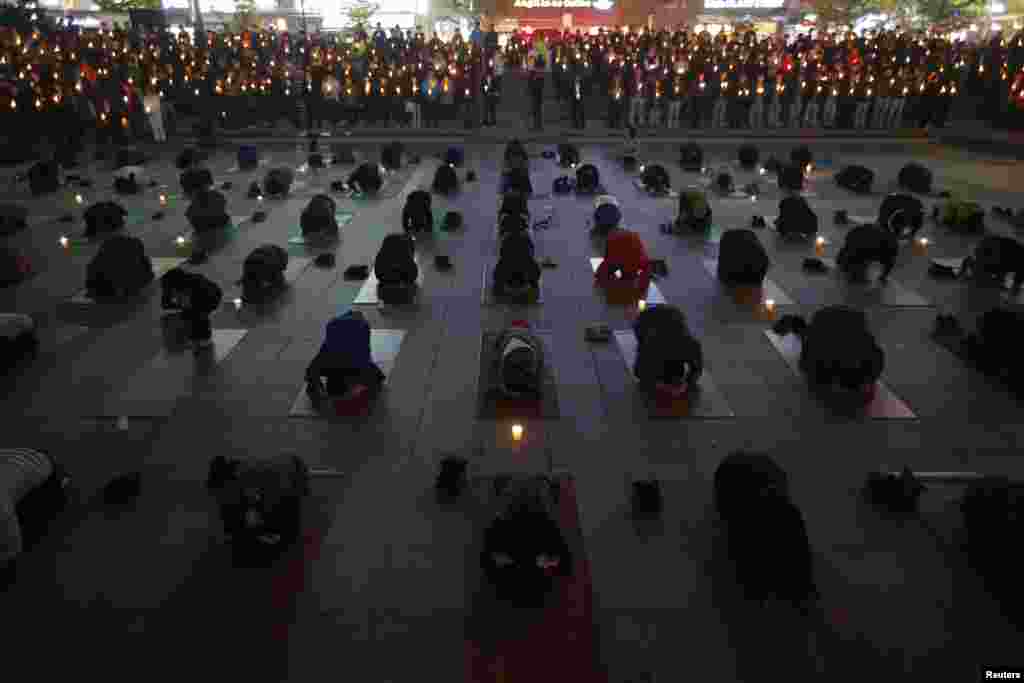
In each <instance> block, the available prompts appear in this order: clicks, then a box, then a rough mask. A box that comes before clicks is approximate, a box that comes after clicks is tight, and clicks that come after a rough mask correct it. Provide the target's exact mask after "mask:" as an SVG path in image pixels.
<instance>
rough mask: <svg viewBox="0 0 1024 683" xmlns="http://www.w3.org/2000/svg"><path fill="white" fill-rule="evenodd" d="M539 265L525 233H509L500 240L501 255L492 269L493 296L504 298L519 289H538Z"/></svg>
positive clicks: (531, 242)
mask: <svg viewBox="0 0 1024 683" xmlns="http://www.w3.org/2000/svg"><path fill="white" fill-rule="evenodd" d="M540 274H541V273H540V265H538V263H537V259H536V257H535V256H534V249H533V241H532V240H531V239H530V236H529V235H527V234H525V233H520V232H514V233H510V234H509V235H508V236H507V237H505V238H504V240H502V243H501V254H500V255H499V257H498V264H497V265H496V266H495V267H494V283H493V287H494V294H495V296H504V295H506V294H510V293H517V292H518V291H519V290H521V289H527V288H533V289H538V288H539V287H540Z"/></svg>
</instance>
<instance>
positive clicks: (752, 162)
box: [738, 145, 761, 170]
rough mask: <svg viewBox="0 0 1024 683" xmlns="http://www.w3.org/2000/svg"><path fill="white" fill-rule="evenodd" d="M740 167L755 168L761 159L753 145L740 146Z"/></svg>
mask: <svg viewBox="0 0 1024 683" xmlns="http://www.w3.org/2000/svg"><path fill="white" fill-rule="evenodd" d="M738 156H739V160H740V166H742V167H743V168H745V169H748V170H749V169H752V168H754V166H757V162H758V161H759V160H760V158H761V153H760V152H758V150H757V147H755V146H754V145H742V146H741V147H740V151H739V155H738Z"/></svg>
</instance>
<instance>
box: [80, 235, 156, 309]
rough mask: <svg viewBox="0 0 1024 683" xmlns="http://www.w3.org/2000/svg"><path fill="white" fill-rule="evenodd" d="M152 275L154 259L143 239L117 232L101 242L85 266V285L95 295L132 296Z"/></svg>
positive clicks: (150, 279) (151, 278) (147, 282)
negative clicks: (150, 256)
mask: <svg viewBox="0 0 1024 683" xmlns="http://www.w3.org/2000/svg"><path fill="white" fill-rule="evenodd" d="M153 278H154V274H153V263H152V261H150V258H149V256H147V255H146V247H145V245H143V243H142V240H140V239H139V238H138V237H130V236H128V235H114V236H113V237H111V238H110V239H108V240H106V241H105V242H103V244H101V245H100V248H99V251H98V252H96V256H94V257H93V259H92V261H90V262H89V265H88V266H87V267H86V279H85V287H86V289H87V290H88V291H89V294H90V295H91V296H93V297H112V296H118V295H121V294H125V295H128V296H133V295H135V294H138V293H139V292H140V291H142V289H143V288H144V287H145V286H146V285H148V284H149V283H150V282H152V281H153Z"/></svg>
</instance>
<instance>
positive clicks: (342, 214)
mask: <svg viewBox="0 0 1024 683" xmlns="http://www.w3.org/2000/svg"><path fill="white" fill-rule="evenodd" d="M353 218H355V214H354V213H352V212H351V211H339V212H338V213H336V214H334V220H335V221H337V223H338V228H339V229H342V228H344V227H345V226H346V225H348V224H349V223H351V222H352V219H353ZM296 229H297V230H298V232H297V233H295V234H293V235H292V236H291V237H289V238H288V244H306V243H307V242H306V238H305V237H303V236H302V226H299V227H297V228H296ZM332 241H334V240H333V238H332V239H330V240H324V239H315V240H312V241H310V242H309V244H311V245H314V246H318V245H320V244H325V243H330V242H332Z"/></svg>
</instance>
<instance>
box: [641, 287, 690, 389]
mask: <svg viewBox="0 0 1024 683" xmlns="http://www.w3.org/2000/svg"><path fill="white" fill-rule="evenodd" d="M633 333H634V334H635V335H636V340H637V354H636V362H635V364H634V366H633V374H634V375H635V376H636V378H637V380H639V381H640V385H641V386H642V387H644V388H645V389H654V390H657V391H660V392H664V393H668V394H671V395H675V396H681V395H682V394H684V393H685V392H687V391H688V390H689V389H690V388H692V387H693V386H695V385H696V383H697V382H698V381H699V380H700V376H701V374H703V372H704V353H703V351H702V350H701V346H700V342H699V341H697V340H696V339H695V338H694V337H693V335H692V334H691V333H690V329H689V327H688V326H687V324H686V316H684V315H683V312H682V311H680V310H679V309H678V308H676V307H675V306H667V305H661V306H649V307H648V308H647V309H646V310H644V311H642V312H641V313H640V315H639V316H637V318H636V320H635V321H633Z"/></svg>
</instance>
